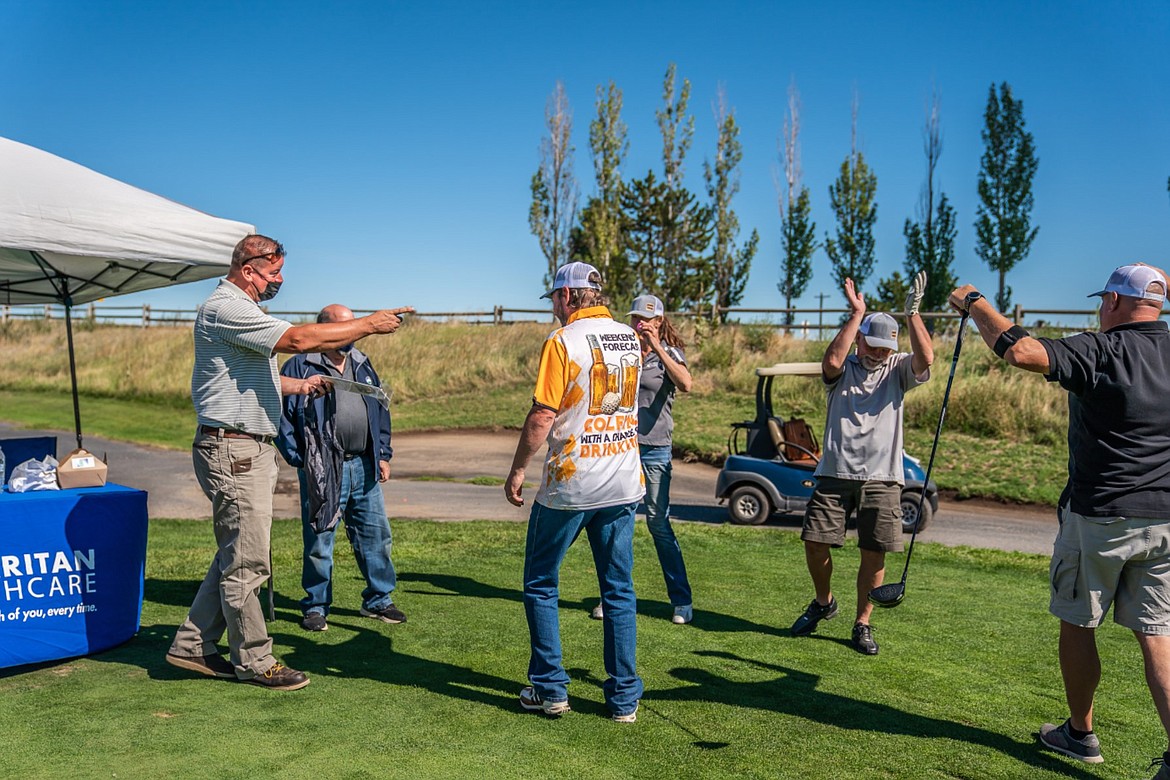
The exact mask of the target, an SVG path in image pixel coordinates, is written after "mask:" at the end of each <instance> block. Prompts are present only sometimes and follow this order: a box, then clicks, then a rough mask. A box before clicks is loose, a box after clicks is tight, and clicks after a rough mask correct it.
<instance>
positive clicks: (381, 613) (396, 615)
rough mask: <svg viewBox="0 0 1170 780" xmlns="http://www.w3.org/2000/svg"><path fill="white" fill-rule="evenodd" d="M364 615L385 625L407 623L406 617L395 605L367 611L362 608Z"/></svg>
mask: <svg viewBox="0 0 1170 780" xmlns="http://www.w3.org/2000/svg"><path fill="white" fill-rule="evenodd" d="M362 614H363V615H365V616H366V617H368V618H375V619H377V620H381V621H382V622H383V623H405V622H406V615H405V614H403V612H402V610H400V609H399V608H398V607H396V606H394V605H393V604H387V605H386V606H384V607H382V608H381V609H366V608H365V607H362Z"/></svg>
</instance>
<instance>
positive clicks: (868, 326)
mask: <svg viewBox="0 0 1170 780" xmlns="http://www.w3.org/2000/svg"><path fill="white" fill-rule="evenodd" d="M858 331H859V332H860V333H861V335H862V336H864V337H865V343H866V344H869V345H870V346H871V347H878V348H882V349H892V350H894V351H895V352H897V351H898V321H897V320H895V319H894V318H893V317H891V316H890V315H889V314H886V313H885V312H884V311H879V312H874V313H873V314H867V315H866V317H865V319H864V320H862V321H861V327H860V328H858Z"/></svg>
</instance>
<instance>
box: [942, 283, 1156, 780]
mask: <svg viewBox="0 0 1170 780" xmlns="http://www.w3.org/2000/svg"><path fill="white" fill-rule="evenodd" d="M1092 295H1094V296H1100V297H1101V306H1100V309H1099V311H1100V322H1101V330H1100V332H1097V333H1078V334H1076V335H1074V336H1068V337H1067V338H1062V339H1048V338H1033V337H1032V336H1030V335H1029V334H1028V332H1027V331H1026V330H1024V329H1023V328H1021V327H1020V326H1018V325H1013V324H1012V323H1011V321H1010V320H1008V319H1007V318H1006V317H1004V316H1003V315H1002V314H1000V313H999V312H997V311H996V310H995V307H994V306H992V305H991V303H990V302H989V301H988V300H987V299H986V298H983V297H982V295H980V294H979V292H978V291H977V290H976V289H975V288H974V287H972V286H971V285H966V286H964V287H960V288H958V289H957V290H955V291H954V292H952V293H951V299H950V300H951V305H952V306H954V307H956V308H958V309H960V310H962V309H963V308H964V306H969V310H970V313H971V319H972V320H974V322H975V324H976V325H977V326H978V328H979V334H980V335H981V336H982V337H983V340H984V341H985V342H986V343H987V346H989V347H991V349H992V350H994V351H995V353H996V354H997V355H999V357H1001V358H1003V359H1004V360H1006V361H1007V362H1008V363H1009V364H1011V365H1013V366H1015V367H1017V368H1022V369H1024V370H1025V371H1033V372H1035V373H1038V374H1043V375H1044V377H1045V378H1046V379H1047V380H1048V381H1050V382H1059V383H1060V386H1061V387H1063V388H1064V389H1065V390H1067V391H1068V411H1069V414H1068V417H1069V419H1068V449H1069V475H1068V484H1067V485H1066V487H1065V490H1064V494H1063V495H1062V496H1061V502H1060V505H1061V507H1060V509H1061V517H1060V530H1059V532H1058V533H1057V536H1056V542H1055V544H1054V545H1053V550H1052V565H1051V567H1050V601H1049V611H1050V612H1051V613H1052V614H1053V615H1055V616H1056V617H1057V618H1059V619H1060V643H1059V647H1060V672H1061V675H1062V677H1063V678H1064V693H1065V698H1066V700H1067V702H1068V708H1069V717H1068V719H1067V720H1065V721H1064V723H1062V724H1060V725H1059V726H1055V725H1053V724H1051V723H1045V724H1044V725H1043V726H1042V727H1041V728H1040V733H1039V738H1040V741H1041V743H1042V744H1044V745H1045V746H1046V747H1048V748H1050V749H1052V750H1055V751H1056V752H1058V753H1063V754H1064V755H1066V756H1071V757H1072V758H1076V759H1078V760H1081V761H1085V762H1088V763H1093V764H1096V763H1100V762H1101V761H1103V760H1104V758H1103V757H1102V756H1101V745H1100V742H1099V740H1098V739H1097V735H1096V734H1094V733H1093V695H1094V693H1095V692H1096V690H1097V684H1098V683H1099V682H1100V680H1101V659H1100V657H1099V656H1098V654H1097V638H1096V633H1095V631H1096V628H1097V627H1098V626H1099V625H1101V623H1102V621H1103V620H1104V619H1105V613H1106V612H1108V611H1109V607H1110V606H1111V605H1112V607H1113V620H1114V622H1116V623H1119V624H1120V625H1122V626H1124V627H1126V628H1128V629H1130V630H1131V631H1133V634H1134V636H1135V637H1137V641H1138V644H1139V645H1140V646H1141V650H1142V658H1143V659H1144V661H1145V667H1146V683H1147V685H1148V686H1149V689H1150V693H1151V694H1152V695H1153V698H1154V705H1155V706H1156V707H1157V710H1158V716H1159V717H1160V718H1161V721H1162V726H1163V728H1165V729H1166V732H1167V739H1168V741H1170V401H1168V399H1170V333H1168V332H1167V328H1166V323H1165V322H1162V321H1161V320H1160V319H1159V318H1160V317H1161V313H1162V303H1163V302H1164V301H1165V299H1166V278H1165V274H1164V273H1162V272H1160V271H1159V270H1158V269H1157V268H1154V267H1152V266H1148V265H1142V264H1133V265H1125V266H1121V267H1120V268H1118V269H1117V270H1115V271H1114V272H1113V273H1112V274H1111V275H1110V277H1109V281H1108V282H1107V283H1106V284H1105V288H1104V289H1103V290H1101V291H1100V292H1096V293H1092ZM968 300H970V301H971V302H970V303H966V302H967V301H968ZM1168 761H1170V752H1167V753H1165V754H1163V756H1162V758H1159V759H1157V760H1155V762H1154V764H1155V765H1161V767H1160V769H1159V770H1158V773H1157V775H1156V776H1155V777H1156V780H1170V763H1167V762H1168Z"/></svg>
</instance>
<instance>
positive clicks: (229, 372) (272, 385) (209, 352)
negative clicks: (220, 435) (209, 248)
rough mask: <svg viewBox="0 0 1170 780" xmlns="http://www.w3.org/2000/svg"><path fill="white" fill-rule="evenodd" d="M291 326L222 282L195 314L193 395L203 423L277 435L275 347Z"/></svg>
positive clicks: (277, 404) (236, 288)
mask: <svg viewBox="0 0 1170 780" xmlns="http://www.w3.org/2000/svg"><path fill="white" fill-rule="evenodd" d="M291 327H292V323H289V322H285V321H284V320H278V319H276V318H275V317H270V316H268V315H267V314H265V313H264V311H263V310H261V308H260V305H259V304H258V303H256V301H254V300H252V299H251V298H249V297H248V296H247V294H246V293H244V291H243V290H241V289H240V288H239V287H236V286H235V285H234V284H232V283H231V282H229V281H228V280H227V279H222V280H221V281H220V283H219V286H218V287H216V288H215V292H213V293H212V294H211V295H210V297H208V299H207V300H206V301H204V302H203V303H202V304H201V305H200V306H199V309H198V311H197V312H196V313H195V368H194V370H193V371H192V372H191V400H192V401H193V402H194V404H195V414H196V416H197V418H198V420H199V424H200V425H213V426H215V427H217V428H231V429H234V430H238V431H246V432H248V433H255V434H260V435H262V436H275V435H276V432H277V428H278V426H279V425H280V374H279V372H278V371H277V365H276V355H275V353H274V352H273V351H272V350H273V348H274V347H275V346H276V342H277V341H279V340H280V337H281V336H283V335H284V332H285V331H286V330H288V329H289V328H291Z"/></svg>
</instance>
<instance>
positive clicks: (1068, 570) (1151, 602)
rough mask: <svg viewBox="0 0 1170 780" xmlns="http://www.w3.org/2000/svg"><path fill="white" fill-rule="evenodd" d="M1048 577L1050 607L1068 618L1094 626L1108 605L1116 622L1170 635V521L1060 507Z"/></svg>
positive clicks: (1056, 613)
mask: <svg viewBox="0 0 1170 780" xmlns="http://www.w3.org/2000/svg"><path fill="white" fill-rule="evenodd" d="M1168 514H1170V513H1168ZM1049 582H1050V585H1051V601H1050V602H1049V606H1048V611H1049V612H1051V613H1052V614H1053V615H1055V616H1056V617H1058V618H1060V619H1061V620H1063V621H1064V622H1066V623H1071V624H1072V625H1074V626H1081V627H1082V628H1096V627H1097V626H1099V625H1101V623H1102V621H1103V620H1104V619H1105V613H1106V612H1108V611H1109V607H1110V605H1112V606H1113V621H1114V622H1115V623H1117V624H1118V625H1120V626H1124V627H1125V628H1128V629H1130V630H1132V631H1137V632H1138V633H1140V634H1151V635H1170V522H1167V520H1166V519H1161V520H1150V519H1144V518H1127V517H1084V516H1082V515H1078V514H1077V513H1076V512H1073V511H1072V510H1071V509H1069V508H1068V507H1064V508H1063V510H1062V512H1061V519H1060V532H1059V533H1058V534H1057V536H1056V542H1055V544H1054V545H1053V547H1052V563H1051V565H1050V566H1049Z"/></svg>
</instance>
